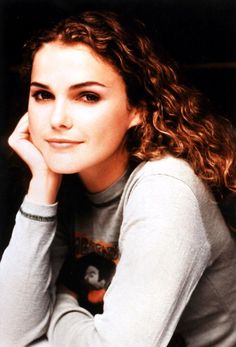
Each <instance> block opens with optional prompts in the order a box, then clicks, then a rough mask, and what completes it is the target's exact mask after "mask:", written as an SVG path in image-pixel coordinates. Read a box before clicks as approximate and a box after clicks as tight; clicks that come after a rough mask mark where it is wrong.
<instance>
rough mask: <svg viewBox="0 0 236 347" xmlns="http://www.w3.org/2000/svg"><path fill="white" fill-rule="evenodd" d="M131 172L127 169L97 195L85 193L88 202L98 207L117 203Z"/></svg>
mask: <svg viewBox="0 0 236 347" xmlns="http://www.w3.org/2000/svg"><path fill="white" fill-rule="evenodd" d="M130 173H131V170H130V168H128V169H127V170H126V171H125V172H124V173H123V175H122V176H120V177H119V178H118V179H117V180H116V181H115V182H113V183H112V184H111V185H110V186H109V187H108V188H106V189H105V190H103V191H101V192H98V193H89V192H86V195H87V197H88V199H89V201H90V202H91V203H92V204H93V205H96V206H98V207H103V206H105V205H108V204H110V203H112V202H115V201H117V200H118V199H119V198H120V196H121V194H122V192H123V190H124V186H125V184H126V182H127V180H128V178H129V176H130Z"/></svg>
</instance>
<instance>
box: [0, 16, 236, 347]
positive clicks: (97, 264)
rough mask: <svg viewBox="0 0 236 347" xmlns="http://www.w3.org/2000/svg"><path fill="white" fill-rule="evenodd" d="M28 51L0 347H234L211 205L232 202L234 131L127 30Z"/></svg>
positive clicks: (235, 326)
mask: <svg viewBox="0 0 236 347" xmlns="http://www.w3.org/2000/svg"><path fill="white" fill-rule="evenodd" d="M28 49H29V53H30V54H29V56H30V63H29V66H28V69H29V70H30V71H31V84H30V94H29V104H28V112H27V114H25V115H24V116H23V118H22V119H21V120H20V121H19V123H18V125H17V127H16V129H15V131H14V132H13V134H12V135H11V137H10V139H9V144H10V146H11V147H12V148H13V149H14V150H15V151H16V152H17V153H18V155H19V156H20V157H21V158H22V159H23V160H24V161H25V162H26V164H27V165H28V166H29V168H30V170H31V173H32V178H31V181H30V184H29V189H28V193H27V195H26V197H25V199H24V201H23V204H22V206H21V207H20V210H19V212H18V214H17V217H16V225H15V228H14V231H13V235H12V238H11V241H10V244H9V246H8V248H7V249H6V251H5V253H4V255H3V258H2V263H1V271H0V276H1V277H0V278H1V282H0V283H1V299H0V309H1V340H2V341H3V345H4V346H6V347H11V346H17V347H20V346H27V345H28V344H30V343H31V342H32V341H34V340H36V339H38V338H40V337H41V336H43V335H44V334H47V336H48V339H49V343H50V345H52V346H57V347H59V346H60V347H62V346H82V347H83V346H93V347H94V346H96V347H100V346H102V347H107V346H109V347H110V346H112V347H116V346H117V347H123V346H130V347H131V346H132V347H133V346H135V347H137V346H140V347H154V346H155V347H156V346H167V345H168V343H169V341H170V340H171V337H172V335H173V334H174V332H175V331H176V332H178V333H180V334H181V336H183V338H184V340H185V343H186V344H187V345H188V346H197V347H201V346H209V347H210V346H211V347H213V346H227V347H230V346H235V343H236V304H235V303H236V282H235V270H234V269H235V265H236V245H235V242H234V241H233V239H232V236H231V234H230V232H229V230H228V229H227V227H226V225H225V222H224V220H223V218H222V215H221V213H220V212H219V209H218V207H217V203H216V200H215V199H214V197H213V194H212V192H214V193H219V191H220V189H222V190H225V189H226V190H235V157H234V155H235V152H234V148H233V135H232V133H231V128H230V125H229V124H228V123H227V122H226V121H223V120H217V119H216V118H215V117H214V116H213V115H212V114H210V113H208V112H207V111H206V110H205V109H204V107H203V105H202V104H201V98H200V96H199V94H198V93H197V92H196V91H193V90H190V89H188V88H187V87H185V86H183V85H182V84H181V83H180V82H179V80H178V78H177V76H176V73H175V72H174V70H173V69H172V67H171V66H169V65H168V64H166V63H165V62H163V61H162V60H161V58H160V57H159V55H158V53H157V52H156V51H155V50H154V47H153V46H152V43H151V42H150V40H149V39H148V37H147V36H146V34H145V32H144V28H143V26H142V24H140V23H138V22H135V23H133V24H131V22H130V21H125V20H124V19H122V18H121V17H119V16H118V15H116V14H113V13H100V12H85V13H82V14H81V15H80V16H79V17H78V18H72V19H71V18H70V19H68V20H66V21H63V22H61V23H59V24H58V25H56V26H55V27H54V28H53V29H52V30H49V31H46V32H44V33H43V34H42V35H40V36H39V37H38V38H37V40H33V41H32V42H30V43H29V44H28ZM65 174H76V175H72V176H71V175H70V176H66V177H65V176H64V178H63V181H64V180H67V179H68V178H71V179H72V180H73V184H72V189H70V187H71V183H70V184H66V183H63V184H62V186H61V179H62V175H65ZM60 186H61V191H62V195H63V196H64V197H65V199H63V201H62V202H61V205H60V202H59V206H60V208H59V211H58V218H59V220H58V223H57V221H56V220H57V219H56V216H57V203H56V201H57V196H58V191H59V188H60ZM59 201H60V194H59ZM65 259H66V261H65ZM63 263H64V265H63V269H62V270H61V273H60V276H59V277H58V274H59V272H60V269H61V266H62V264H63ZM115 266H116V269H114V268H115ZM55 282H57V283H56V285H55ZM56 287H57V290H56ZM107 288H108V290H107V291H106V289H107ZM105 291H106V294H105V296H104V293H105ZM103 297H104V300H103ZM103 301H104V302H103Z"/></svg>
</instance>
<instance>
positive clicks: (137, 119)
mask: <svg viewBox="0 0 236 347" xmlns="http://www.w3.org/2000/svg"><path fill="white" fill-rule="evenodd" d="M143 113H144V110H143V109H142V108H133V109H132V110H131V112H130V122H129V129H130V128H132V127H135V126H137V125H139V124H140V123H141V120H142V116H143Z"/></svg>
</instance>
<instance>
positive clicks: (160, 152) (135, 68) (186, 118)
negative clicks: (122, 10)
mask: <svg viewBox="0 0 236 347" xmlns="http://www.w3.org/2000/svg"><path fill="white" fill-rule="evenodd" d="M52 41H60V42H62V43H63V44H67V45H73V44H77V43H84V44H86V45H88V46H90V47H91V48H92V49H93V50H94V51H95V52H96V53H97V54H98V55H99V56H100V57H101V58H102V59H104V60H106V61H108V62H109V63H110V64H112V65H113V67H114V68H115V69H116V70H117V71H118V72H119V74H120V75H121V76H122V77H123V79H124V81H125V84H126V91H127V96H128V100H129V104H130V105H131V106H135V107H139V108H141V109H142V110H143V112H142V119H141V123H140V124H139V125H138V126H136V127H134V128H132V129H130V130H129V131H128V133H127V139H126V140H127V141H126V145H127V148H128V151H129V153H130V155H131V157H132V158H136V159H137V160H149V159H153V158H161V157H163V156H164V155H165V154H166V153H170V154H172V155H174V156H175V157H179V158H183V159H185V160H187V161H188V162H189V164H190V165H191V166H192V168H193V170H194V171H195V173H196V174H197V175H198V176H199V177H200V178H201V179H202V180H203V181H205V182H206V183H207V184H208V185H209V186H210V187H211V188H213V190H214V189H218V188H220V187H223V188H226V189H230V190H235V189H236V178H235V172H236V170H235V168H236V164H235V163H236V161H235V136H234V132H233V128H232V125H231V124H230V122H229V121H228V120H226V119H224V118H222V117H219V116H216V115H214V114H213V113H212V112H210V111H209V108H208V107H206V103H205V101H204V99H203V97H202V95H201V94H200V93H199V92H198V91H196V90H194V89H193V88H189V87H187V86H186V85H184V84H183V83H181V82H180V78H179V77H178V75H177V73H176V71H175V70H174V68H173V66H172V64H170V63H169V62H168V61H167V60H166V59H163V58H162V57H161V54H160V52H159V51H158V49H157V47H156V46H155V47H154V44H153V42H152V41H151V39H150V38H149V37H148V35H147V34H146V30H145V27H144V24H143V23H142V22H140V21H138V20H131V19H130V18H129V19H127V18H125V17H123V16H121V15H118V14H117V13H113V12H104V11H103V12H99V11H86V12H84V13H81V14H80V15H79V16H77V17H71V18H68V19H66V20H63V21H61V22H59V23H58V24H56V25H55V26H54V27H53V28H52V29H49V30H46V31H44V32H43V33H41V34H40V35H38V36H37V37H36V38H33V39H31V41H29V42H28V43H27V44H26V52H27V55H26V56H27V62H28V64H27V65H25V67H26V70H27V71H28V72H30V70H31V66H32V62H33V59H34V56H35V54H36V53H37V51H38V50H39V49H40V48H41V47H42V46H43V45H44V44H45V43H48V42H52Z"/></svg>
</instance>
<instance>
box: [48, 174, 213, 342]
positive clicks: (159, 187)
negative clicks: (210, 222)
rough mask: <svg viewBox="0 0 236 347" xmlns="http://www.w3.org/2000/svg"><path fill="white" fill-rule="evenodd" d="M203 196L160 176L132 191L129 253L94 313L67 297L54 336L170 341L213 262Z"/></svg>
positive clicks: (125, 235) (126, 235) (125, 230)
mask: <svg viewBox="0 0 236 347" xmlns="http://www.w3.org/2000/svg"><path fill="white" fill-rule="evenodd" d="M209 257H210V252H209V244H208V241H207V238H206V233H205V230H204V225H203V223H202V218H201V212H200V209H199V204H198V201H197V199H196V197H195V195H194V194H193V192H192V191H191V189H190V188H189V187H188V186H187V185H186V184H184V183H183V182H181V181H179V180H177V179H174V178H172V177H168V176H159V177H157V176H152V177H151V178H148V179H147V180H144V181H143V182H141V183H140V184H138V185H137V186H136V187H135V188H134V190H133V191H132V192H131V195H130V197H129V200H128V203H127V205H126V206H125V210H124V221H123V224H122V229H121V258H120V261H119V263H118V266H117V271H116V274H115V276H114V278H113V281H112V283H111V285H110V287H109V288H108V291H107V293H106V295H105V300H104V313H103V314H101V315H96V316H95V317H92V316H91V315H90V314H89V313H88V312H87V311H86V310H84V309H82V308H80V307H79V306H78V304H77V302H76V300H75V299H74V298H72V297H71V296H70V295H68V294H59V295H58V297H57V302H56V305H55V308H54V312H53V315H52V319H51V323H50V328H49V333H48V336H49V341H50V343H51V344H52V346H55V347H56V346H59V345H60V347H68V346H70V347H77V346H78V345H80V346H81V347H83V346H86V347H94V346H96V347H110V346H112V347H123V346H126V347H137V346H140V347H155V346H160V347H161V346H166V345H167V344H168V342H169V340H170V338H171V336H172V334H173V332H174V330H175V327H176V325H177V323H178V321H179V319H180V316H181V314H182V312H183V310H184V308H185V306H186V304H187V302H188V300H189V298H190V296H191V294H192V292H193V290H194V288H195V286H196V285H197V283H198V281H199V279H200V277H201V275H202V273H203V271H204V269H205V268H206V266H207V263H208V261H209Z"/></svg>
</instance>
